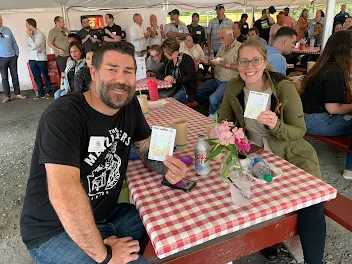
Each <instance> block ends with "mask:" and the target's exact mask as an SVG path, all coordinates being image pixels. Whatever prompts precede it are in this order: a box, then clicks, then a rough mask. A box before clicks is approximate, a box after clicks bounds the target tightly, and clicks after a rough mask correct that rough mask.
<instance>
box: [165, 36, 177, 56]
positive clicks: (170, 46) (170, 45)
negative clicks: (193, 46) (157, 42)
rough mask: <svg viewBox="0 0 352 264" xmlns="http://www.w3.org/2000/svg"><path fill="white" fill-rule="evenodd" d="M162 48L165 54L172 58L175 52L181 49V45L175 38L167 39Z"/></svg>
mask: <svg viewBox="0 0 352 264" xmlns="http://www.w3.org/2000/svg"><path fill="white" fill-rule="evenodd" d="M161 48H162V49H163V51H164V53H165V54H167V55H169V56H172V54H173V53H174V52H175V51H178V50H179V49H180V44H179V43H178V41H177V40H176V39H174V38H167V39H165V41H164V42H163V44H162V45H161Z"/></svg>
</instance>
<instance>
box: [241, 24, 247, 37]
mask: <svg viewBox="0 0 352 264" xmlns="http://www.w3.org/2000/svg"><path fill="white" fill-rule="evenodd" d="M248 31H249V25H248V23H247V22H244V23H241V34H242V35H245V36H247V35H248Z"/></svg>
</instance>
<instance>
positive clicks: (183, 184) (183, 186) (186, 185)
mask: <svg viewBox="0 0 352 264" xmlns="http://www.w3.org/2000/svg"><path fill="white" fill-rule="evenodd" d="M161 184H162V185H165V186H167V187H170V188H172V189H177V190H182V191H184V192H190V191H191V190H192V189H193V188H194V187H195V186H196V185H197V184H196V182H195V181H191V180H187V179H182V180H180V181H179V182H178V183H175V184H171V183H169V182H168V181H167V180H166V179H165V178H164V179H163V180H162V182H161Z"/></svg>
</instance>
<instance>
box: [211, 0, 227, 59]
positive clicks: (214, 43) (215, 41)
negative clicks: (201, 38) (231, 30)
mask: <svg viewBox="0 0 352 264" xmlns="http://www.w3.org/2000/svg"><path fill="white" fill-rule="evenodd" d="M215 10H216V17H215V18H213V19H212V20H210V22H209V25H208V29H207V30H208V32H207V33H208V50H209V52H210V51H211V50H214V53H215V54H216V53H217V52H218V50H219V48H220V40H219V36H218V30H219V28H221V27H232V23H233V22H232V20H231V19H228V18H227V17H226V16H225V7H224V5H223V4H217V5H216V6H215Z"/></svg>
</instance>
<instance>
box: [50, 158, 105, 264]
mask: <svg viewBox="0 0 352 264" xmlns="http://www.w3.org/2000/svg"><path fill="white" fill-rule="evenodd" d="M45 168H46V173H47V180H48V193H49V199H50V202H51V204H52V205H53V207H54V209H55V211H56V213H57V215H58V217H59V219H60V221H61V223H62V225H63V227H64V229H65V231H66V232H67V234H68V235H69V236H70V237H71V238H72V240H73V241H74V242H75V243H76V244H77V245H78V246H79V247H80V248H81V249H82V250H83V251H84V252H85V253H87V255H88V256H90V257H91V258H92V259H93V260H95V261H96V262H102V261H103V260H104V259H105V257H106V256H107V250H106V247H105V246H104V243H103V239H102V237H101V235H100V232H99V230H98V228H97V226H96V224H95V221H94V217H93V212H92V209H91V207H90V204H89V199H88V197H87V194H86V193H85V191H84V189H83V187H82V185H81V183H80V172H79V169H78V168H75V167H72V166H67V165H58V164H45Z"/></svg>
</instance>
